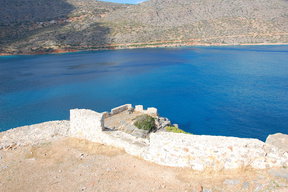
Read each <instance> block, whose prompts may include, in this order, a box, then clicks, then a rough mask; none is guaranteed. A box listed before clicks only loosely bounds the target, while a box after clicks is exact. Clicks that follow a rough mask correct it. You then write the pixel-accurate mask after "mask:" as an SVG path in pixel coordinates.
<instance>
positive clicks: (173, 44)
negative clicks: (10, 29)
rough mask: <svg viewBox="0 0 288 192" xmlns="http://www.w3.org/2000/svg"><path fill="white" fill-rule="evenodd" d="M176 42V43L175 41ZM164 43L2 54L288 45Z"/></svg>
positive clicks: (0, 54)
mask: <svg viewBox="0 0 288 192" xmlns="http://www.w3.org/2000/svg"><path fill="white" fill-rule="evenodd" d="M173 42H174V41H173ZM173 42H172V43H166V42H165V43H162V42H148V43H129V44H108V45H103V46H101V47H88V46H86V47H84V46H82V47H74V48H59V49H53V50H52V51H47V52H45V51H37V52H27V53H20V54H18V53H3V52H2V53H1V52H0V57H1V56H17V55H19V56H20V55H46V54H63V53H74V52H82V51H100V50H123V49H124V50H125V49H143V48H167V47H169V48H173V47H175V48H176V47H192V46H202V47H227V46H274V45H288V43H240V44H226V43H195V42H182V43H173Z"/></svg>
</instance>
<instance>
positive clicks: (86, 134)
mask: <svg viewBox="0 0 288 192" xmlns="http://www.w3.org/2000/svg"><path fill="white" fill-rule="evenodd" d="M103 129H104V118H103V114H102V113H97V112H95V111H92V110H88V109H72V110H70V129H69V132H68V135H69V136H72V137H77V138H82V139H87V140H93V138H95V137H98V136H99V133H101V132H102V130H103Z"/></svg>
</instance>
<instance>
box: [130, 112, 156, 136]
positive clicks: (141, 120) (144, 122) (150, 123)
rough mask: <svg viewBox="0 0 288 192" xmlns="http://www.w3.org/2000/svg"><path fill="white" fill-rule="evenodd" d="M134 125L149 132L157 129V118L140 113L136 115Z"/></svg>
mask: <svg viewBox="0 0 288 192" xmlns="http://www.w3.org/2000/svg"><path fill="white" fill-rule="evenodd" d="M134 125H135V126H136V127H137V128H138V129H144V130H147V131H149V132H152V131H155V130H156V125H155V119H154V118H153V117H151V116H149V115H140V116H138V117H136V118H135V122H134Z"/></svg>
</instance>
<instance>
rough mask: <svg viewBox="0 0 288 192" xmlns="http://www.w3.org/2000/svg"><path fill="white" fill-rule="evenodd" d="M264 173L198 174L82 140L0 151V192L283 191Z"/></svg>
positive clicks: (279, 182) (281, 185) (283, 185)
mask: <svg viewBox="0 0 288 192" xmlns="http://www.w3.org/2000/svg"><path fill="white" fill-rule="evenodd" d="M287 186H288V181H287V180H285V179H283V178H281V177H272V176H270V175H269V174H268V173H267V172H266V171H258V172H256V171H254V172H253V171H249V170H246V171H243V170H241V171H235V172H229V173H228V172H227V173H197V172H194V171H191V170H190V169H181V168H170V167H164V166H159V165H155V164H152V163H149V162H146V161H144V160H141V159H137V158H135V157H132V156H130V155H128V154H126V153H124V152H123V151H121V150H119V149H116V148H113V147H109V146H104V145H100V144H97V143H91V142H88V141H85V140H78V139H71V138H70V139H69V138H64V139H63V138H62V139H59V140H57V141H55V142H53V143H45V144H41V145H36V146H24V147H18V148H16V149H9V150H6V151H4V150H0V191H1V192H10V191H21V192H25V191H27V192H28V191H29V192H34V191H41V192H44V191H53V192H55V191H91V192H92V191H99V192H106V191H109V192H136V191H137V192H148V191H157V192H164V191H165V192H166V191H167V192H168V191H169V192H170V191H171V192H181V191H183V192H184V191H187V192H194V191H195V192H200V191H203V192H204V191H205V192H217V191H225V192H230V191H231V192H236V191H283V192H284V191H286V192H287V191H288V187H287Z"/></svg>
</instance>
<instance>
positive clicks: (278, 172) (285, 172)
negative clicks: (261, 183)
mask: <svg viewBox="0 0 288 192" xmlns="http://www.w3.org/2000/svg"><path fill="white" fill-rule="evenodd" d="M268 173H269V174H270V175H272V176H274V177H281V178H283V179H286V180H287V181H288V169H284V168H282V169H270V170H269V171H268Z"/></svg>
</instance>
